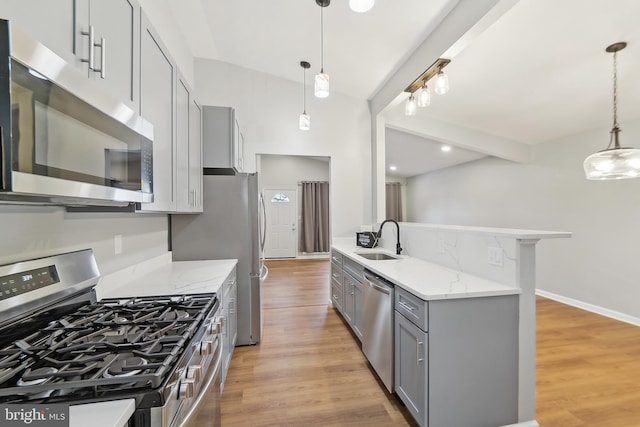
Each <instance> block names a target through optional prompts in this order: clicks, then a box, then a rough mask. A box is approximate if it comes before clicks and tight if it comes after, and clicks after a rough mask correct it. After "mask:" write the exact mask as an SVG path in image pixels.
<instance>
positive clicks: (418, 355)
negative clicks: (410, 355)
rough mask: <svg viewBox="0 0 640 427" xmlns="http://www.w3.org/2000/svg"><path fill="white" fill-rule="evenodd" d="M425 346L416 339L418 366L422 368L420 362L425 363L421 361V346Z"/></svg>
mask: <svg viewBox="0 0 640 427" xmlns="http://www.w3.org/2000/svg"><path fill="white" fill-rule="evenodd" d="M422 344H424V343H423V342H420V341H419V340H418V338H416V366H420V362H422V361H424V359H420V346H421V345H422Z"/></svg>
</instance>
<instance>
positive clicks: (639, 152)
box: [583, 42, 640, 180]
mask: <svg viewBox="0 0 640 427" xmlns="http://www.w3.org/2000/svg"><path fill="white" fill-rule="evenodd" d="M626 46H627V44H626V43H624V42H618V43H614V44H612V45H611V46H608V47H607V49H606V51H607V52H612V53H613V127H612V128H611V139H610V140H609V145H608V146H607V148H605V149H604V150H601V151H598V152H597V153H593V154H592V155H590V156H589V157H587V158H586V159H585V160H584V163H583V167H584V174H585V176H586V178H587V179H600V180H610V179H629V178H638V177H640V149H637V148H631V147H621V146H620V141H619V133H620V128H619V127H618V69H617V61H616V53H617V52H618V51H620V50H622V49H624V48H625V47H626ZM612 145H613V147H612Z"/></svg>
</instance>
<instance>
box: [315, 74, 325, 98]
mask: <svg viewBox="0 0 640 427" xmlns="http://www.w3.org/2000/svg"><path fill="white" fill-rule="evenodd" d="M314 93H315V95H316V97H317V98H326V97H327V96H329V75H328V74H327V73H325V72H324V71H322V70H321V71H320V72H319V73H318V74H316V81H315V84H314Z"/></svg>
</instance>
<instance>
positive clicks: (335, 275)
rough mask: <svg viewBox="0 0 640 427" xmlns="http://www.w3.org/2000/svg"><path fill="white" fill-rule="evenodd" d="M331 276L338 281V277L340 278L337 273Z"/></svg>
mask: <svg viewBox="0 0 640 427" xmlns="http://www.w3.org/2000/svg"><path fill="white" fill-rule="evenodd" d="M331 275H332V276H333V278H334V279H337V278H338V276H339V274H337V273H331Z"/></svg>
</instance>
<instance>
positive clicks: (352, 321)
mask: <svg viewBox="0 0 640 427" xmlns="http://www.w3.org/2000/svg"><path fill="white" fill-rule="evenodd" d="M363 270H364V267H362V266H361V265H360V264H358V263H357V262H355V261H353V260H351V259H349V258H347V257H344V256H343V255H342V254H341V253H339V252H336V251H332V252H331V302H332V304H333V306H334V307H335V308H336V309H337V310H338V311H339V312H340V314H342V317H343V318H344V319H345V320H346V321H347V323H348V324H349V326H350V327H351V329H352V330H353V332H354V333H355V334H356V336H357V337H358V338H359V339H362V300H363V299H362V286H363V284H362V272H363Z"/></svg>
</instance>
